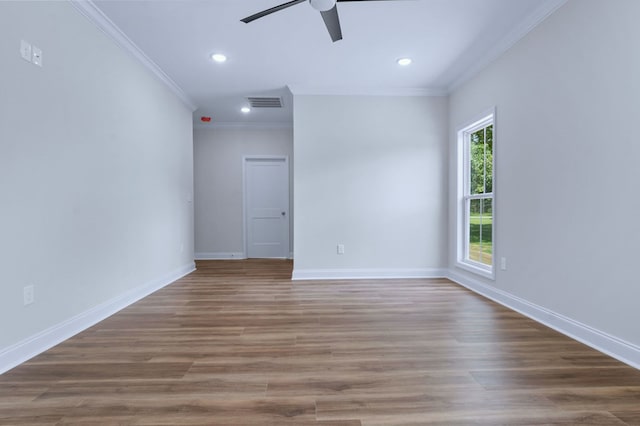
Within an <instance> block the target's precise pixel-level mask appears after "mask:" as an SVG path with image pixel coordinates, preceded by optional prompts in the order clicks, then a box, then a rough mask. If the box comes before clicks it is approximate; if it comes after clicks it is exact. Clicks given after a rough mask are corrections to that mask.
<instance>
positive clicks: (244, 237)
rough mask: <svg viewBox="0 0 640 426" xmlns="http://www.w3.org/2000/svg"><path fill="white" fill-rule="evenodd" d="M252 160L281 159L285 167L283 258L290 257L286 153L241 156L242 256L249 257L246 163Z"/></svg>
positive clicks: (289, 197) (287, 162)
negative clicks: (285, 218) (285, 203)
mask: <svg viewBox="0 0 640 426" xmlns="http://www.w3.org/2000/svg"><path fill="white" fill-rule="evenodd" d="M253 160H258V161H260V160H262V161H264V160H267V161H268V160H272V161H276V160H277V161H283V160H284V164H285V166H286V168H287V185H286V188H285V189H286V192H287V206H286V212H287V238H286V241H285V245H286V247H285V248H286V250H285V257H284V259H290V258H291V190H290V187H291V169H290V167H289V156H288V155H244V156H243V157H242V250H243V252H244V254H243V257H244V258H245V259H248V258H249V241H248V240H249V232H248V229H247V204H248V203H247V163H248V162H250V161H253Z"/></svg>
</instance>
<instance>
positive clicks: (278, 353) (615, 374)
mask: <svg viewBox="0 0 640 426" xmlns="http://www.w3.org/2000/svg"><path fill="white" fill-rule="evenodd" d="M197 267H198V270H197V271H195V272H194V273H192V274H190V275H188V276H186V277H184V278H182V279H180V280H178V281H177V282H175V283H174V284H172V285H169V286H167V287H165V288H164V289H162V290H160V291H158V292H156V293H154V294H152V295H150V296H148V297H146V298H144V299H142V300H140V301H139V302H137V303H135V304H134V305H132V306H129V307H128V308H126V309H123V310H122V311H120V312H119V313H117V314H115V315H114V316H112V317H110V318H108V319H106V320H105V321H103V322H101V323H100V324H97V325H95V326H93V327H91V328H89V329H88V330H86V331H84V332H82V333H80V334H78V335H77V336H74V337H73V338H71V339H69V340H68V341H66V342H64V343H62V344H60V345H58V346H56V347H54V348H52V349H50V350H49V351H47V352H45V353H43V354H41V355H39V356H37V357H35V358H34V359H32V360H30V361H29V362H27V363H25V364H23V365H21V366H19V367H16V368H15V369H13V370H11V371H9V372H7V373H5V374H3V375H2V376H0V425H88V424H90V425H94V424H97V425H100V424H118V425H129V424H130V425H225V426H229V425H260V426H264V425H296V426H307V425H322V426H373V425H385V426H393V425H404V426H407V425H465V426H466V425H485V426H489V425H490V426H497V425H509V426H512V425H598V426H607V425H617V426H620V425H627V426H628V425H640V408H639V407H640V371H638V370H635V369H633V368H631V367H628V366H625V365H623V364H622V363H620V362H619V361H616V360H615V359H612V358H610V357H608V356H606V355H603V354H601V353H599V352H597V351H594V350H592V349H590V348H588V347H586V346H584V345H582V344H581V343H579V342H576V341H574V340H571V339H569V338H567V337H565V336H563V335H561V334H559V333H557V332H555V331H553V330H550V329H548V328H547V327H545V326H543V325H541V324H538V323H536V322H534V321H532V320H530V319H527V318H524V317H522V316H521V315H520V314H518V313H516V312H513V311H510V310H508V309H506V308H504V307H502V306H499V305H497V304H495V303H493V302H491V301H488V300H486V299H484V298H482V297H480V296H478V295H476V294H474V293H472V292H470V291H468V290H466V289H464V288H461V287H459V286H457V285H455V284H454V283H452V282H450V281H448V280H446V279H431V280H428V279H415V280H398V279H393V280H361V281H345V280H335V281H320V282H315V281H296V282H292V281H291V280H290V277H291V269H292V264H291V262H290V261H280V260H243V261H202V262H198V264H197Z"/></svg>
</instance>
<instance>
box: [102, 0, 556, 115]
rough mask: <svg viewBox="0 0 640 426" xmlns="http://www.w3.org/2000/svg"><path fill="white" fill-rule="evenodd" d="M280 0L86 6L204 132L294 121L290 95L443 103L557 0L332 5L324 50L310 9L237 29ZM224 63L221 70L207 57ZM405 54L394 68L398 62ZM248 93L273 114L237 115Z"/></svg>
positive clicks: (132, 0) (108, 0) (304, 6)
mask: <svg viewBox="0 0 640 426" xmlns="http://www.w3.org/2000/svg"><path fill="white" fill-rule="evenodd" d="M284 2H285V0H155V1H151V0H146V1H136V0H125V1H123V0H94V1H93V5H94V6H97V7H98V8H99V9H100V10H101V11H102V13H104V15H106V16H107V17H108V19H109V20H110V21H111V23H112V24H114V25H115V26H116V27H117V28H119V29H120V31H121V32H123V33H124V34H125V37H126V38H128V39H129V41H131V42H132V43H133V44H135V45H136V46H137V47H138V48H139V49H140V50H141V51H142V52H144V54H146V56H147V57H148V58H149V59H151V61H152V62H154V63H155V64H157V66H158V67H159V68H160V69H161V70H162V71H163V72H164V74H166V75H167V76H168V77H169V78H170V79H171V80H173V82H175V84H176V85H177V86H178V88H179V89H181V90H182V92H184V95H186V98H187V99H188V100H189V101H190V102H191V103H192V104H193V105H195V106H196V107H197V109H196V111H195V113H194V122H195V123H196V124H200V120H199V118H200V116H202V115H208V116H211V117H213V120H212V123H217V124H222V123H245V124H255V123H270V124H274V123H276V124H279V123H291V121H292V111H293V110H292V96H291V94H290V92H289V90H288V89H287V86H290V87H292V89H293V90H294V91H296V92H300V93H331V94H408V95H411V94H444V93H447V92H448V91H449V90H450V89H451V88H452V87H455V86H456V85H457V84H459V83H460V82H461V81H464V79H465V78H467V77H468V76H469V75H471V74H472V73H474V72H475V71H477V70H479V69H480V68H481V67H482V66H484V65H486V64H487V62H488V61H489V60H491V59H494V58H495V57H496V56H497V55H499V54H500V53H502V52H503V51H505V50H506V49H507V48H508V47H509V46H511V45H512V44H513V43H514V42H515V41H516V40H517V39H519V38H520V37H522V36H523V35H524V34H526V32H527V31H529V30H530V29H531V28H532V27H533V26H535V25H536V24H537V23H539V22H540V21H541V20H542V19H543V18H544V17H546V16H547V15H548V14H549V13H550V12H551V11H553V10H555V8H557V7H558V6H559V5H560V4H562V0H388V1H366V2H365V1H353V2H342V3H339V4H338V12H339V15H340V21H341V24H342V32H343V37H344V39H343V40H341V41H338V42H336V43H332V42H331V39H330V37H329V34H328V33H327V30H326V28H325V27H324V23H323V21H322V18H321V16H320V14H319V12H317V11H316V10H314V9H312V8H311V6H310V5H309V4H308V3H306V2H305V3H301V4H298V5H295V6H292V7H290V8H288V9H285V10H283V11H280V12H277V13H275V14H272V15H269V16H266V17H264V18H261V19H259V20H256V21H254V22H252V23H249V24H245V23H242V22H240V19H242V18H244V17H247V16H249V15H252V14H254V13H256V12H259V11H261V10H264V9H267V8H270V7H273V6H276V5H278V4H281V3H284ZM213 52H221V53H224V54H225V55H227V56H228V58H229V59H228V61H227V62H226V63H224V64H217V63H214V62H213V61H211V60H210V54H211V53H213ZM405 56H408V57H411V58H412V59H413V64H411V65H410V66H409V67H405V68H403V67H400V66H398V65H397V64H396V62H395V61H396V59H397V58H400V57H405ZM247 96H281V97H282V98H283V101H284V108H282V109H266V108H263V109H254V110H253V111H252V112H251V113H250V114H247V115H245V114H242V113H241V112H240V108H241V107H242V106H244V105H245V104H246V103H247V101H246V97H247Z"/></svg>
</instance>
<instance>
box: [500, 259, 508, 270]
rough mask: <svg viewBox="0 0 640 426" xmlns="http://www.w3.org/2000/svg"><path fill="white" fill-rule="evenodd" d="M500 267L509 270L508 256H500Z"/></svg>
mask: <svg viewBox="0 0 640 426" xmlns="http://www.w3.org/2000/svg"><path fill="white" fill-rule="evenodd" d="M500 269H501V270H503V271H506V270H507V258H506V257H501V258H500Z"/></svg>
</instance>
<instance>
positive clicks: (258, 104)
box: [247, 97, 282, 108]
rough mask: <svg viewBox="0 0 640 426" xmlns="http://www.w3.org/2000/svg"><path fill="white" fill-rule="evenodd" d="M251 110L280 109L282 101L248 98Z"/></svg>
mask: <svg viewBox="0 0 640 426" xmlns="http://www.w3.org/2000/svg"><path fill="white" fill-rule="evenodd" d="M247 99H248V100H249V104H250V105H251V108H282V99H280V98H266V97H248V98H247Z"/></svg>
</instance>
